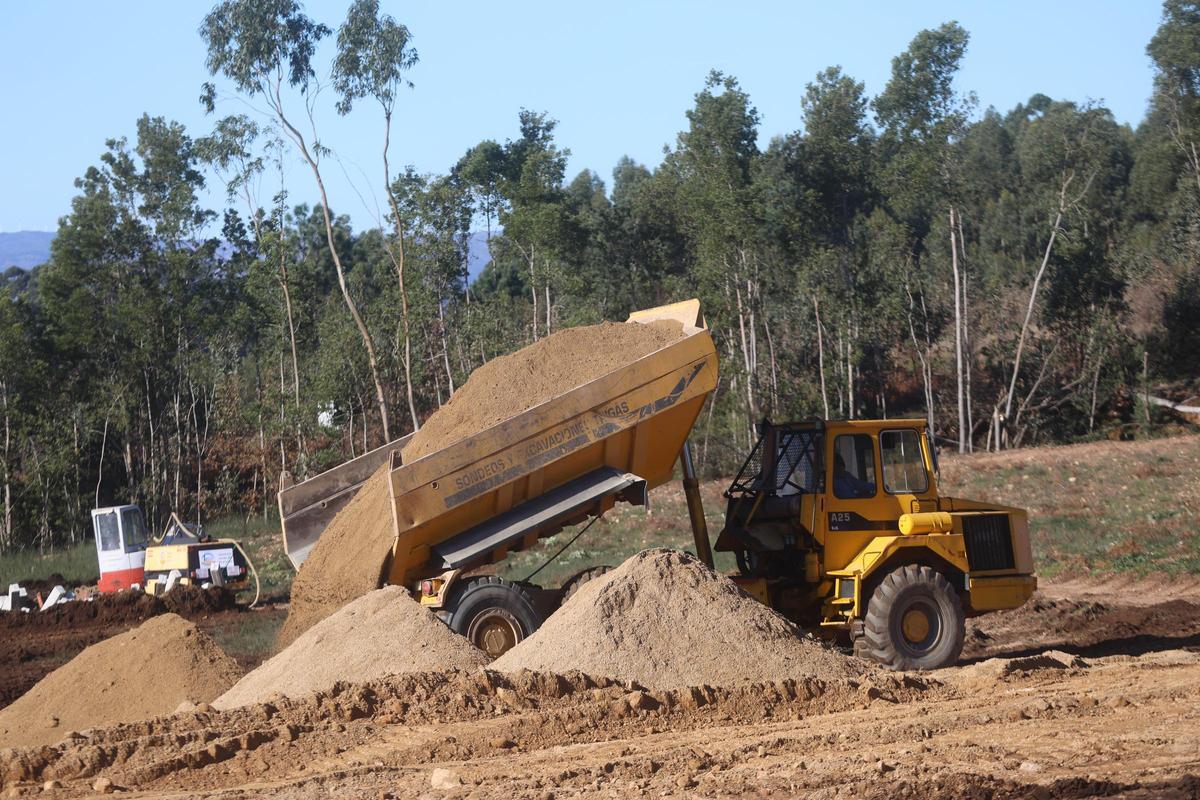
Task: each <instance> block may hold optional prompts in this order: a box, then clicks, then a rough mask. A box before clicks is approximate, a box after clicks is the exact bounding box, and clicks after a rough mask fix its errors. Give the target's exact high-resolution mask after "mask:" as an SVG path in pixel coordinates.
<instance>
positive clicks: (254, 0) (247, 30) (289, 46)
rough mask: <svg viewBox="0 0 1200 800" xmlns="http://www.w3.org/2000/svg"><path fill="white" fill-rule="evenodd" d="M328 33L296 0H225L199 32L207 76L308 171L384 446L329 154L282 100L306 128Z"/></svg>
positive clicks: (380, 396)
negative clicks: (333, 203)
mask: <svg viewBox="0 0 1200 800" xmlns="http://www.w3.org/2000/svg"><path fill="white" fill-rule="evenodd" d="M330 32H331V31H330V30H329V28H328V27H327V26H325V25H322V24H320V23H318V22H314V21H313V20H311V19H310V18H309V17H308V16H306V15H305V14H304V12H303V11H302V10H301V7H300V4H299V3H298V2H296V0H223V1H222V2H220V3H218V4H217V5H216V6H214V7H213V9H212V11H210V12H209V13H208V15H207V16H206V17H205V18H204V22H203V24H202V25H201V27H200V35H201V37H202V38H203V39H204V42H205V46H206V47H207V50H208V57H207V66H208V70H209V72H210V73H211V74H212V75H218V74H219V75H223V76H224V77H225V78H226V79H228V80H229V81H231V82H232V83H233V85H234V86H235V87H236V88H237V90H238V91H240V92H242V93H243V94H245V95H247V96H248V97H250V98H252V99H259V100H262V101H264V102H265V103H266V104H267V106H268V108H269V109H270V110H271V113H272V115H273V116H274V118H275V120H276V122H278V124H279V126H280V128H281V129H282V131H283V133H284V135H285V136H287V138H288V140H289V141H290V142H291V143H292V144H293V145H294V146H295V147H296V149H297V150H298V151H299V153H300V155H301V156H302V157H303V159H304V161H305V163H306V164H307V165H308V167H309V169H310V170H311V172H312V175H313V178H314V180H315V181H316V185H317V192H318V194H319V196H320V200H321V212H322V217H323V221H324V225H325V238H326V244H327V246H328V248H329V255H330V257H331V258H332V259H333V266H334V270H335V271H336V273H337V281H338V287H339V288H340V290H341V294H342V299H343V301H344V302H345V305H346V309H347V310H348V311H349V312H350V316H351V318H352V319H353V320H354V325H355V328H357V330H358V334H359V336H360V337H361V339H362V343H363V347H364V348H365V349H366V352H367V362H368V364H369V367H370V373H371V380H372V383H373V384H374V387H375V402H376V405H377V407H378V409H379V417H380V423H381V426H382V428H383V436H384V440H385V441H388V440H390V439H391V428H390V423H389V419H388V416H389V415H388V402H387V396H386V393H385V392H384V387H383V380H382V378H381V375H380V367H379V362H378V359H377V358H376V355H375V342H374V339H373V338H372V336H371V332H370V330H369V329H368V328H367V325H366V323H365V322H364V321H363V317H362V314H361V313H360V311H359V308H358V305H357V303H355V301H354V298H353V296H352V295H351V293H350V289H349V286H348V285H347V282H346V270H345V269H344V267H343V264H342V258H341V255H340V253H339V252H338V247H337V243H336V239H335V236H334V221H333V216H332V212H331V211H330V208H329V196H328V193H327V192H326V190H325V180H324V178H323V176H322V173H321V159H322V158H323V157H324V156H325V155H326V154H327V153H328V152H329V150H328V148H326V147H325V146H324V145H322V144H321V143H320V141H319V140H317V139H316V138H315V136H314V138H313V140H312V141H311V142H310V141H309V139H308V137H306V136H305V134H304V133H302V132H301V131H300V129H299V128H298V127H297V124H296V122H295V121H294V120H293V118H292V117H291V116H290V114H291V112H290V111H289V110H288V107H287V102H286V100H285V98H284V90H285V84H286V86H287V87H290V88H291V89H295V90H297V91H299V92H300V95H301V97H302V98H303V100H304V108H305V113H306V115H307V116H308V119H309V121H310V123H311V122H312V112H313V105H312V104H313V103H314V102H315V94H316V92H315V89H316V73H315V71H314V70H313V67H312V59H313V55H314V53H315V51H316V48H317V45H318V43H319V42H320V41H321V39H323V38H325V37H326V36H328V35H329V34H330ZM201 100H202V102H204V104H205V106H206V107H207V108H208V109H209V110H210V111H211V110H212V109H213V108H214V106H215V100H216V87H215V86H214V85H213V84H211V83H209V84H206V85H205V87H204V93H203V95H202V96H201ZM314 127H315V126H314Z"/></svg>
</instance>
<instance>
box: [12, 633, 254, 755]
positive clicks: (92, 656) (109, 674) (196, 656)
mask: <svg viewBox="0 0 1200 800" xmlns="http://www.w3.org/2000/svg"><path fill="white" fill-rule="evenodd" d="M240 675H241V670H240V669H239V668H238V665H237V662H235V661H234V660H233V659H232V658H230V657H229V656H227V655H225V653H224V652H222V650H221V648H220V647H218V646H217V643H216V642H214V641H213V640H212V639H211V638H209V637H208V636H207V635H205V634H204V633H202V632H201V631H200V630H199V629H198V628H197V627H196V626H195V625H193V624H192V623H190V622H188V621H187V620H185V619H184V618H182V617H180V616H178V615H176V614H162V615H160V616H157V617H154V618H153V619H150V620H148V621H146V622H144V623H142V624H141V625H139V626H138V627H137V628H134V629H133V630H131V631H126V632H125V633H122V634H120V635H119V636H114V637H112V638H111V639H106V640H104V641H103V642H100V643H98V644H94V645H92V646H91V647H89V648H87V649H86V650H84V651H83V652H82V653H80V654H79V655H77V656H75V658H73V659H71V660H70V661H68V662H67V663H66V664H64V665H63V666H61V667H59V668H58V669H56V670H54V672H51V673H50V674H49V675H47V676H46V677H45V678H42V680H40V681H38V682H37V683H36V684H35V685H34V687H33V688H32V689H30V690H29V691H28V692H27V693H26V694H25V695H24V696H22V697H21V698H20V699H18V700H17V701H16V702H14V703H13V704H12V705H10V706H8V707H7V708H5V709H4V710H3V711H0V747H29V746H35V745H42V744H53V743H55V742H58V741H60V740H61V739H62V738H63V737H64V736H65V735H66V734H67V733H68V732H69V731H75V730H84V729H86V728H92V727H97V726H102V725H112V724H115V723H118V722H134V721H137V720H143V719H148V718H150V717H155V716H158V715H160V714H170V713H172V712H174V711H175V709H176V708H178V707H179V705H180V703H183V702H184V701H190V702H192V703H208V702H211V701H212V700H213V699H215V698H216V697H217V696H219V695H220V694H221V693H222V692H224V691H225V690H226V689H228V688H229V687H230V686H232V685H233V683H234V681H236V680H237V679H238V677H239V676H240Z"/></svg>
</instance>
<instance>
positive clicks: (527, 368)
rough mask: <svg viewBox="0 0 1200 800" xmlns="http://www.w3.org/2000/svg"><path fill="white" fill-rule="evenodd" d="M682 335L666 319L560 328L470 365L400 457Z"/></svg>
mask: <svg viewBox="0 0 1200 800" xmlns="http://www.w3.org/2000/svg"><path fill="white" fill-rule="evenodd" d="M681 336H683V326H682V325H681V324H680V323H678V322H674V321H671V320H660V321H658V322H651V323H647V324H642V323H638V322H632V323H630V322H605V323H602V324H600V325H586V326H582V327H578V328H564V329H563V330H560V331H558V332H557V333H553V334H551V335H550V336H547V337H546V338H545V339H541V340H539V341H537V342H534V343H533V344H531V345H530V346H528V347H525V348H522V349H521V350H518V351H517V352H515V353H511V354H509V355H506V356H500V357H499V358H494V359H492V360H491V361H489V362H487V363H486V364H484V365H483V366H481V367H479V368H478V369H477V370H475V371H474V372H472V373H471V377H470V378H469V379H468V380H467V382H466V383H464V384H463V385H462V386H460V387H459V388H458V391H456V392H455V393H454V395H453V396H452V397H451V398H450V401H449V402H448V403H446V405H444V406H442V407H441V408H439V409H438V410H437V412H436V413H434V414H433V416H431V417H430V418H429V419H427V420H426V421H425V424H424V425H422V426H421V429H420V430H419V431H417V432H416V433H415V434H414V435H413V437H412V439H410V440H409V442H408V444H407V445H406V446H405V448H404V451H403V452H404V463H405V464H409V463H411V462H413V461H416V460H417V459H418V458H421V457H422V456H426V455H429V454H430V453H432V452H435V451H437V450H441V449H442V448H443V447H446V446H448V445H451V444H453V443H455V442H457V441H460V440H462V439H466V438H468V437H470V436H473V435H475V434H477V433H479V432H480V431H484V430H486V429H488V428H490V427H492V426H493V425H495V424H497V423H500V422H503V421H504V420H506V419H511V418H512V417H515V416H517V415H518V414H520V413H522V412H524V411H528V410H529V409H531V408H533V407H534V406H537V405H540V404H542V403H544V402H546V401H547V400H550V399H552V398H554V397H557V396H558V395H560V394H562V393H564V392H568V391H570V390H571V389H574V388H576V387H577V386H582V385H583V384H585V383H588V382H590V381H593V380H596V379H597V378H600V377H602V376H604V375H607V374H608V373H610V372H612V371H613V370H615V369H618V368H619V367H623V366H625V365H626V364H628V363H629V362H631V361H634V360H636V359H639V358H641V357H642V356H645V355H649V354H650V353H653V352H654V351H655V350H660V349H662V348H663V347H666V346H667V345H668V344H670V343H671V342H674V341H676V340H677V339H679V338H680V337H681Z"/></svg>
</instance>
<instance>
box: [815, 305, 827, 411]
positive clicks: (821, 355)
mask: <svg viewBox="0 0 1200 800" xmlns="http://www.w3.org/2000/svg"><path fill="white" fill-rule="evenodd" d="M812 301H813V315H814V316H815V317H816V319H817V369H818V371H819V372H820V373H821V406H822V407H823V408H824V409H825V419H829V393H828V392H827V391H826V390H825V337H824V335H823V334H822V332H821V330H822V329H821V306H820V304H819V303H818V301H817V296H816V295H815V294H814V295H813V299H812Z"/></svg>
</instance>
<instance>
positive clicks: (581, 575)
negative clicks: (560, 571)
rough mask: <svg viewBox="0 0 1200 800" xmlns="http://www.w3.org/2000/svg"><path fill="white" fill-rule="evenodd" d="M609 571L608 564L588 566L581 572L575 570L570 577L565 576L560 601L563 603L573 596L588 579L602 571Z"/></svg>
mask: <svg viewBox="0 0 1200 800" xmlns="http://www.w3.org/2000/svg"><path fill="white" fill-rule="evenodd" d="M611 571H612V567H609V566H600V567H588V568H587V569H585V570H583V571H582V572H577V573H575V574H574V575H572V576H571V577H569V578H567V580H566V582H565V583H563V585H562V602H564V603H565V602H567V601H568V600H570V599H571V598H572V597H574V596H575V593H576V592H578V591H579V590H580V589H581V588H582V587H583V585H584V584H585V583H587V582H588V581H593V580H595V579H596V578H599V577H600V576H601V575H603V574H604V573H606V572H611Z"/></svg>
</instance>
